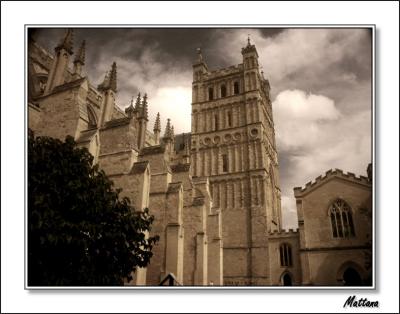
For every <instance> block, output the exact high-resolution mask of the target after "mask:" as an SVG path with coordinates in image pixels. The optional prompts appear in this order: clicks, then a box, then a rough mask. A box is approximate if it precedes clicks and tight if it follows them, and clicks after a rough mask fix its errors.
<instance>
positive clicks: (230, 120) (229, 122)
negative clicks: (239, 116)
mask: <svg viewBox="0 0 400 314" xmlns="http://www.w3.org/2000/svg"><path fill="white" fill-rule="evenodd" d="M231 126H232V113H231V112H230V111H229V112H228V127H231Z"/></svg>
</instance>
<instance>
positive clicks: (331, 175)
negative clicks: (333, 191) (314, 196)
mask: <svg viewBox="0 0 400 314" xmlns="http://www.w3.org/2000/svg"><path fill="white" fill-rule="evenodd" d="M335 178H339V179H342V180H346V181H349V182H352V183H355V184H360V185H364V186H367V187H371V186H372V183H371V181H369V180H368V178H367V177H365V176H359V177H357V176H356V175H355V174H354V173H352V172H347V173H344V172H343V170H341V169H335V170H332V169H330V170H328V171H327V172H325V175H324V176H322V175H321V176H318V177H316V178H315V180H314V181H313V182H312V181H310V182H307V183H306V185H305V187H304V188H302V187H295V188H294V189H293V190H294V196H295V197H296V198H297V197H301V196H304V195H305V194H307V193H309V192H311V191H313V190H315V189H316V188H318V187H320V186H321V185H323V184H325V183H326V182H328V181H330V180H332V179H335Z"/></svg>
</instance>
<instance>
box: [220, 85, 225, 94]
mask: <svg viewBox="0 0 400 314" xmlns="http://www.w3.org/2000/svg"><path fill="white" fill-rule="evenodd" d="M221 97H226V86H225V85H222V86H221Z"/></svg>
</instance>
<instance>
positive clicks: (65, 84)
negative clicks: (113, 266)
mask: <svg viewBox="0 0 400 314" xmlns="http://www.w3.org/2000/svg"><path fill="white" fill-rule="evenodd" d="M85 45H86V43H85V42H82V43H81V45H80V46H79V47H78V49H77V51H76V53H75V55H74V43H73V30H72V29H68V30H67V31H66V33H65V35H64V36H63V38H61V39H60V42H59V43H58V44H57V45H56V47H55V49H54V54H51V53H49V52H48V51H46V50H45V49H43V48H42V47H40V46H39V45H38V43H36V42H35V40H34V38H32V37H30V38H29V42H28V60H27V67H28V104H27V108H28V114H29V119H28V126H29V128H31V129H32V130H34V131H35V134H36V135H46V136H51V137H55V138H59V139H62V140H63V139H64V138H65V136H66V135H71V136H73V137H74V138H75V140H76V141H77V143H78V144H79V145H80V146H81V147H86V148H87V149H88V150H89V152H90V153H91V154H92V155H93V156H94V163H98V164H99V166H100V167H101V168H102V169H103V170H104V171H105V172H106V174H107V175H108V176H109V177H110V179H112V180H113V181H114V183H115V186H116V187H120V188H122V194H123V196H127V197H129V198H130V199H131V200H132V202H133V204H134V206H135V208H136V210H142V209H143V208H146V207H148V208H149V209H150V213H151V214H153V215H154V216H155V221H154V224H153V228H152V230H151V234H152V235H153V234H157V235H159V236H160V241H159V243H158V244H157V245H156V246H155V247H154V256H153V258H152V259H151V262H150V264H149V265H148V267H147V268H146V269H137V270H136V272H135V276H134V279H133V280H132V281H131V282H126V285H153V286H157V285H159V284H160V282H161V281H162V280H163V279H164V278H165V277H166V276H168V275H172V276H173V278H175V280H176V284H180V285H195V286H197V285H198V286H203V285H210V286H211V285H212V286H220V285H245V286H251V285H261V286H266V285H312V284H318V285H341V284H343V283H344V282H345V281H346V280H347V281H348V279H347V278H348V269H349V267H351V268H352V269H353V270H356V271H357V273H358V274H359V275H360V277H362V279H364V278H366V277H367V273H368V272H367V270H366V269H365V267H364V266H362V254H363V250H364V249H365V243H364V242H365V241H364V239H365V237H367V236H368V234H371V228H372V227H371V225H368V224H363V223H362V222H360V219H361V220H362V219H365V217H363V216H362V215H360V214H359V210H358V208H367V209H371V208H372V205H371V204H372V200H371V184H372V181H371V180H370V179H366V178H361V179H359V178H357V177H355V176H354V175H352V174H348V175H345V174H343V172H340V171H339V170H336V171H334V172H330V173H328V174H327V176H326V177H325V178H317V182H316V183H314V184H309V185H307V186H306V188H305V189H301V188H296V189H295V197H296V200H297V207H298V217H299V231H297V230H289V231H285V230H282V227H281V225H282V216H281V192H280V183H279V166H278V155H277V148H276V144H275V130H274V121H273V114H272V104H271V99H270V84H269V81H268V80H267V79H266V78H264V73H263V72H262V71H260V65H259V61H258V52H257V49H256V47H255V45H253V44H251V43H250V39H248V42H247V44H246V45H245V47H244V48H242V51H241V53H242V57H243V62H242V63H240V64H238V65H235V66H231V67H228V68H225V69H219V70H209V69H208V66H207V64H206V62H205V60H204V59H203V56H202V53H201V51H200V49H199V50H198V53H197V58H196V61H195V62H194V64H193V82H192V128H191V132H190V133H183V134H177V135H175V134H174V129H173V125H172V121H170V120H169V119H167V121H166V123H165V127H164V132H163V135H161V132H162V123H161V117H160V115H159V114H158V115H157V118H156V121H155V124H154V126H153V132H150V131H149V130H148V106H149V103H148V96H147V95H146V94H144V95H141V94H139V95H137V97H135V98H132V101H131V103H130V105H129V106H128V107H127V108H126V109H125V110H122V109H120V107H119V106H118V105H117V103H116V99H117V85H118V79H117V72H118V70H117V64H116V63H115V62H114V63H112V64H111V68H110V71H108V72H107V73H106V75H105V77H104V80H103V81H102V82H101V83H100V84H98V85H97V86H95V85H93V84H92V83H91V82H90V80H89V78H88V77H87V76H83V75H82V73H83V72H82V70H83V67H84V65H85V48H86V47H85ZM72 56H74V58H73V59H72ZM188 83H189V82H188ZM182 118H184V117H182ZM337 199H340V200H346V202H342V201H340V202H341V203H339V204H346V206H348V207H351V211H352V213H353V216H352V217H353V219H354V226H353V225H352V226H353V227H354V228H355V234H352V237H349V238H347V237H344V238H335V239H332V229H330V228H331V227H330V226H331V222H330V217H331V216H329V215H328V214H327V213H328V208H331V207H329V206H331V205H329V204H331V203H332V202H335V200H337ZM335 204H336V203H335ZM347 204H348V205H347ZM322 209H323V210H322ZM345 209H346V215H348V213H347V212H348V211H347V207H346V208H345ZM321 210H322V211H321ZM332 217H336V216H332ZM346 217H348V216H346ZM335 219H336V218H335ZM346 219H347V218H346ZM335 221H336V220H335ZM335 226H336V225H335ZM335 228H337V226H336V227H335ZM343 228H344V227H343ZM340 230H341V231H343V230H345V229H340ZM346 230H347V229H346ZM352 231H353V230H352ZM335 232H337V230H336V231H335ZM336 235H337V234H336ZM332 269H333V271H332ZM353 275H354V274H353ZM346 276H347V277H346ZM353 277H354V276H353ZM353 277H352V278H353Z"/></svg>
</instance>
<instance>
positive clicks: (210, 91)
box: [208, 87, 214, 100]
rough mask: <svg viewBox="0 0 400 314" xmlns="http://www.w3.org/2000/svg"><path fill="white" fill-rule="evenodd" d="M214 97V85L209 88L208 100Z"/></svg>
mask: <svg viewBox="0 0 400 314" xmlns="http://www.w3.org/2000/svg"><path fill="white" fill-rule="evenodd" d="M213 99H214V90H213V88H212V87H209V88H208V100H213Z"/></svg>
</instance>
